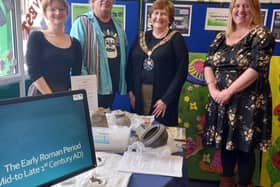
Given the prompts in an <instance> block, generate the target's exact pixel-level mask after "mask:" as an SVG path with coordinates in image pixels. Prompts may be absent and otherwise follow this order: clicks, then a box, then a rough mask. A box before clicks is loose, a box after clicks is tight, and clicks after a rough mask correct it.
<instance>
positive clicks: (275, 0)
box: [174, 0, 280, 4]
mask: <svg viewBox="0 0 280 187" xmlns="http://www.w3.org/2000/svg"><path fill="white" fill-rule="evenodd" d="M188 1H189V2H193V1H197V2H218V3H221V0H174V2H188ZM222 2H224V3H226V2H231V0H222ZM260 3H272V4H274V3H275V4H277V3H280V0H260Z"/></svg>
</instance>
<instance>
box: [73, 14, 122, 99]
mask: <svg viewBox="0 0 280 187" xmlns="http://www.w3.org/2000/svg"><path fill="white" fill-rule="evenodd" d="M83 16H86V17H87V18H88V20H89V22H90V23H91V24H92V27H93V28H94V29H91V32H92V33H90V34H92V35H93V37H92V40H93V41H92V42H90V45H89V46H86V43H87V41H86V39H88V37H87V33H86V32H85V31H84V29H85V28H84V25H83V22H82V19H81V17H79V18H78V19H76V20H75V22H74V23H73V25H72V28H71V31H70V35H71V36H73V37H75V38H77V39H78V40H79V41H80V43H81V46H82V50H83V54H84V57H85V56H86V55H90V57H89V58H83V68H82V74H91V72H95V73H96V74H97V79H98V94H100V95H108V94H111V93H112V80H111V75H110V69H109V63H108V58H107V53H106V48H105V41H104V36H103V33H102V30H101V28H100V25H99V23H98V20H97V19H96V17H95V16H94V14H93V11H90V12H87V13H85V14H83ZM112 21H113V23H114V25H115V28H116V31H117V33H118V37H119V42H120V54H121V56H120V81H119V93H120V94H121V95H124V94H126V93H127V87H126V81H125V68H126V60H127V39H126V35H125V32H124V31H123V29H122V25H121V24H120V22H119V21H118V20H117V19H116V18H114V17H112ZM86 47H87V48H89V49H90V50H87V49H86ZM87 51H90V54H86V53H89V52H87ZM86 60H90V62H86ZM89 63H93V64H96V65H95V66H92V68H96V69H97V68H98V71H96V70H92V71H90V70H89V67H87V65H86V64H89ZM95 73H93V74H95Z"/></svg>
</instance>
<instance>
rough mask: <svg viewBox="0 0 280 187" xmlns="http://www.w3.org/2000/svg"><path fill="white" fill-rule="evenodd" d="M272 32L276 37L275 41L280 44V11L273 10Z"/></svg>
mask: <svg viewBox="0 0 280 187" xmlns="http://www.w3.org/2000/svg"><path fill="white" fill-rule="evenodd" d="M271 32H272V33H273V35H274V37H275V41H276V42H280V9H275V10H273V16H272V21H271Z"/></svg>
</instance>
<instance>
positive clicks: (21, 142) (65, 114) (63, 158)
mask: <svg viewBox="0 0 280 187" xmlns="http://www.w3.org/2000/svg"><path fill="white" fill-rule="evenodd" d="M0 119H1V123H0V147H1V151H0V154H1V156H0V158H1V159H0V186H8V187H13V186H49V185H51V184H55V183H57V182H60V181H62V180H64V179H67V178H69V177H72V176H75V175H76V174H79V173H81V172H83V171H86V170H88V169H91V168H93V167H95V166H96V158H95V151H94V145H93V137H92V131H91V124H90V118H89V111H88V104H87V97H86V93H85V91H84V90H78V91H71V92H64V93H56V94H49V95H44V96H36V97H25V98H17V99H13V100H5V101H0Z"/></svg>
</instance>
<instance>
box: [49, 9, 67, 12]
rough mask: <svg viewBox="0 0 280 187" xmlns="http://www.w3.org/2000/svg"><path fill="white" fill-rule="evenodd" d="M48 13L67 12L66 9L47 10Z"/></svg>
mask: <svg viewBox="0 0 280 187" xmlns="http://www.w3.org/2000/svg"><path fill="white" fill-rule="evenodd" d="M47 11H49V12H52V13H54V12H56V11H58V12H64V11H66V8H47Z"/></svg>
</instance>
